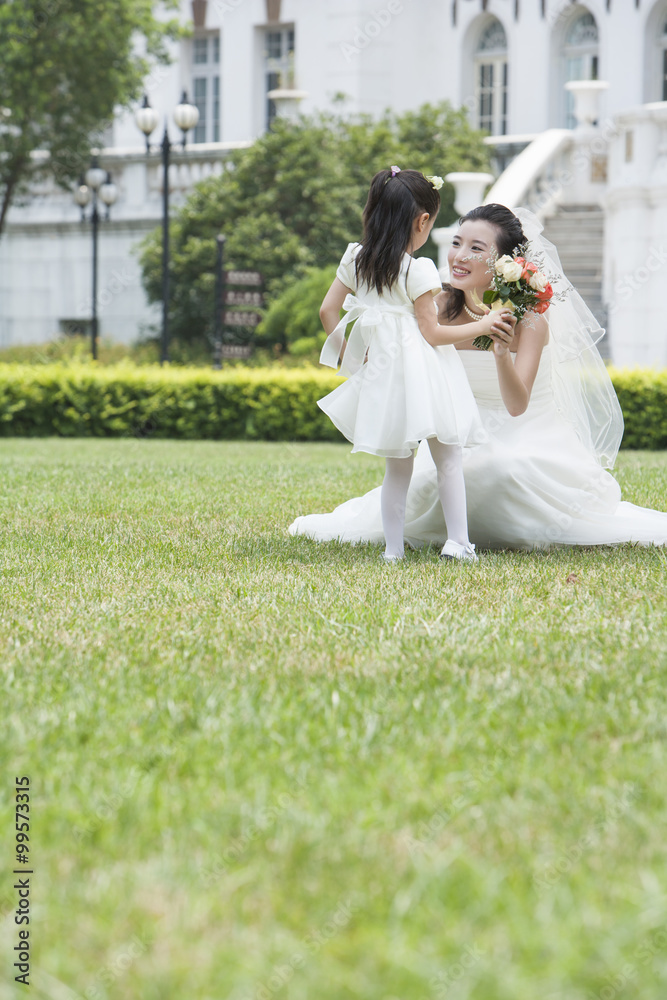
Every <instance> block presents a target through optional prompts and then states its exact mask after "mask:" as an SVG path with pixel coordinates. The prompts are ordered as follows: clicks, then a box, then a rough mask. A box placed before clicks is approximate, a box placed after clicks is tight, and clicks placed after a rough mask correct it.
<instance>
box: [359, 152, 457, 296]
mask: <svg viewBox="0 0 667 1000" xmlns="http://www.w3.org/2000/svg"><path fill="white" fill-rule="evenodd" d="M439 208H440V195H439V194H438V192H437V190H436V189H435V187H434V186H433V184H432V183H431V181H429V180H427V179H426V177H424V175H423V174H422V173H420V172H419V171H418V170H397V169H396V168H392V169H391V170H380V171H379V172H378V173H377V174H376V175H375V177H374V178H373V180H372V181H371V187H370V191H369V192H368V200H367V201H366V205H365V207H364V215H363V219H364V235H363V238H362V241H361V250H360V251H359V253H358V254H357V257H356V262H355V267H356V275H357V282H358V283H359V284H362V283H363V282H365V283H366V284H367V285H368V287H369V288H375V290H376V291H377V292H378V294H382V291H383V289H384V288H387V289H389V290H391V287H392V285H393V284H394V282H395V281H396V280H397V278H398V276H399V274H400V273H401V264H402V263H403V257H404V255H405V253H406V252H407V249H408V247H409V246H410V240H411V238H412V223H413V222H414V220H415V219H416V218H417V216H418V215H421V214H422V213H423V212H427V213H428V215H429V216H433V217H435V216H436V215H437V213H438V210H439Z"/></svg>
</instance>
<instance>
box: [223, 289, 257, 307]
mask: <svg viewBox="0 0 667 1000" xmlns="http://www.w3.org/2000/svg"><path fill="white" fill-rule="evenodd" d="M225 305H226V306H254V307H255V309H261V308H262V306H263V305H264V296H263V295H262V293H261V292H239V291H234V290H232V291H228V292H226V293H225Z"/></svg>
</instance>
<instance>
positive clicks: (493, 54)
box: [475, 18, 507, 135]
mask: <svg viewBox="0 0 667 1000" xmlns="http://www.w3.org/2000/svg"><path fill="white" fill-rule="evenodd" d="M475 106H476V109H477V121H476V125H477V128H480V129H484V131H486V132H490V133H491V135H507V36H506V35H505V29H504V28H503V26H502V24H501V23H500V21H498V20H496V19H495V18H494V19H493V20H492V21H490V22H489V23H488V24H487V26H486V28H485V29H484V31H483V32H482V34H481V35H480V38H479V41H478V43H477V48H476V50H475Z"/></svg>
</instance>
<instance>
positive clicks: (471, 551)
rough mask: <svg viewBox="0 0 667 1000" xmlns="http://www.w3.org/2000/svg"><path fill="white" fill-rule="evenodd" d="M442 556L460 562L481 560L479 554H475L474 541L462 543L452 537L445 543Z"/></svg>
mask: <svg viewBox="0 0 667 1000" xmlns="http://www.w3.org/2000/svg"><path fill="white" fill-rule="evenodd" d="M440 558H441V559H457V560H458V561H459V562H471V563H476V562H479V556H477V555H475V546H474V545H473V544H472V542H468V544H467V545H461V544H460V543H459V542H453V541H452V540H451V538H448V539H447V541H446V542H445V544H444V545H443V547H442V552H441V553H440Z"/></svg>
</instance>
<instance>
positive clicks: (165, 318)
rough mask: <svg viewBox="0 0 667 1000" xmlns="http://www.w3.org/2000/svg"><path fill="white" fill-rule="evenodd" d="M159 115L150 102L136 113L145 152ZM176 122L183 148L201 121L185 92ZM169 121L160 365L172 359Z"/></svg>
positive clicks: (164, 151)
mask: <svg viewBox="0 0 667 1000" xmlns="http://www.w3.org/2000/svg"><path fill="white" fill-rule="evenodd" d="M159 120H160V116H159V115H158V113H157V111H156V110H155V109H154V108H152V107H151V106H150V104H149V103H148V97H146V96H144V103H143V105H142V107H140V108H139V110H138V111H137V113H136V116H135V121H136V123H137V125H138V127H139V128H140V129H141V131H142V132H143V133H144V135H145V136H146V153H147V154H149V153H150V151H151V146H150V141H149V136H150V134H151V132H153V131H154V129H155V128H156V127H157V124H158V122H159ZM174 121H175V123H176V125H177V126H178V128H180V130H181V132H182V133H183V140H182V141H183V149H185V142H186V138H187V133H188V132H189V130H190V129H191V128H194V127H195V125H196V124H197V122H198V121H199V109H198V108H196V107H195V106H194V104H188V97H187V94H186V92H185V91H183V96H182V97H181V103H180V104H179V105H177V107H176V108H174ZM171 146H172V144H171V141H170V139H169V126H168V120H167V118H165V122H164V135H163V136H162V146H161V149H162V342H161V347H160V363H161V364H164V363H165V361H168V360H169V157H170V154H171Z"/></svg>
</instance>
